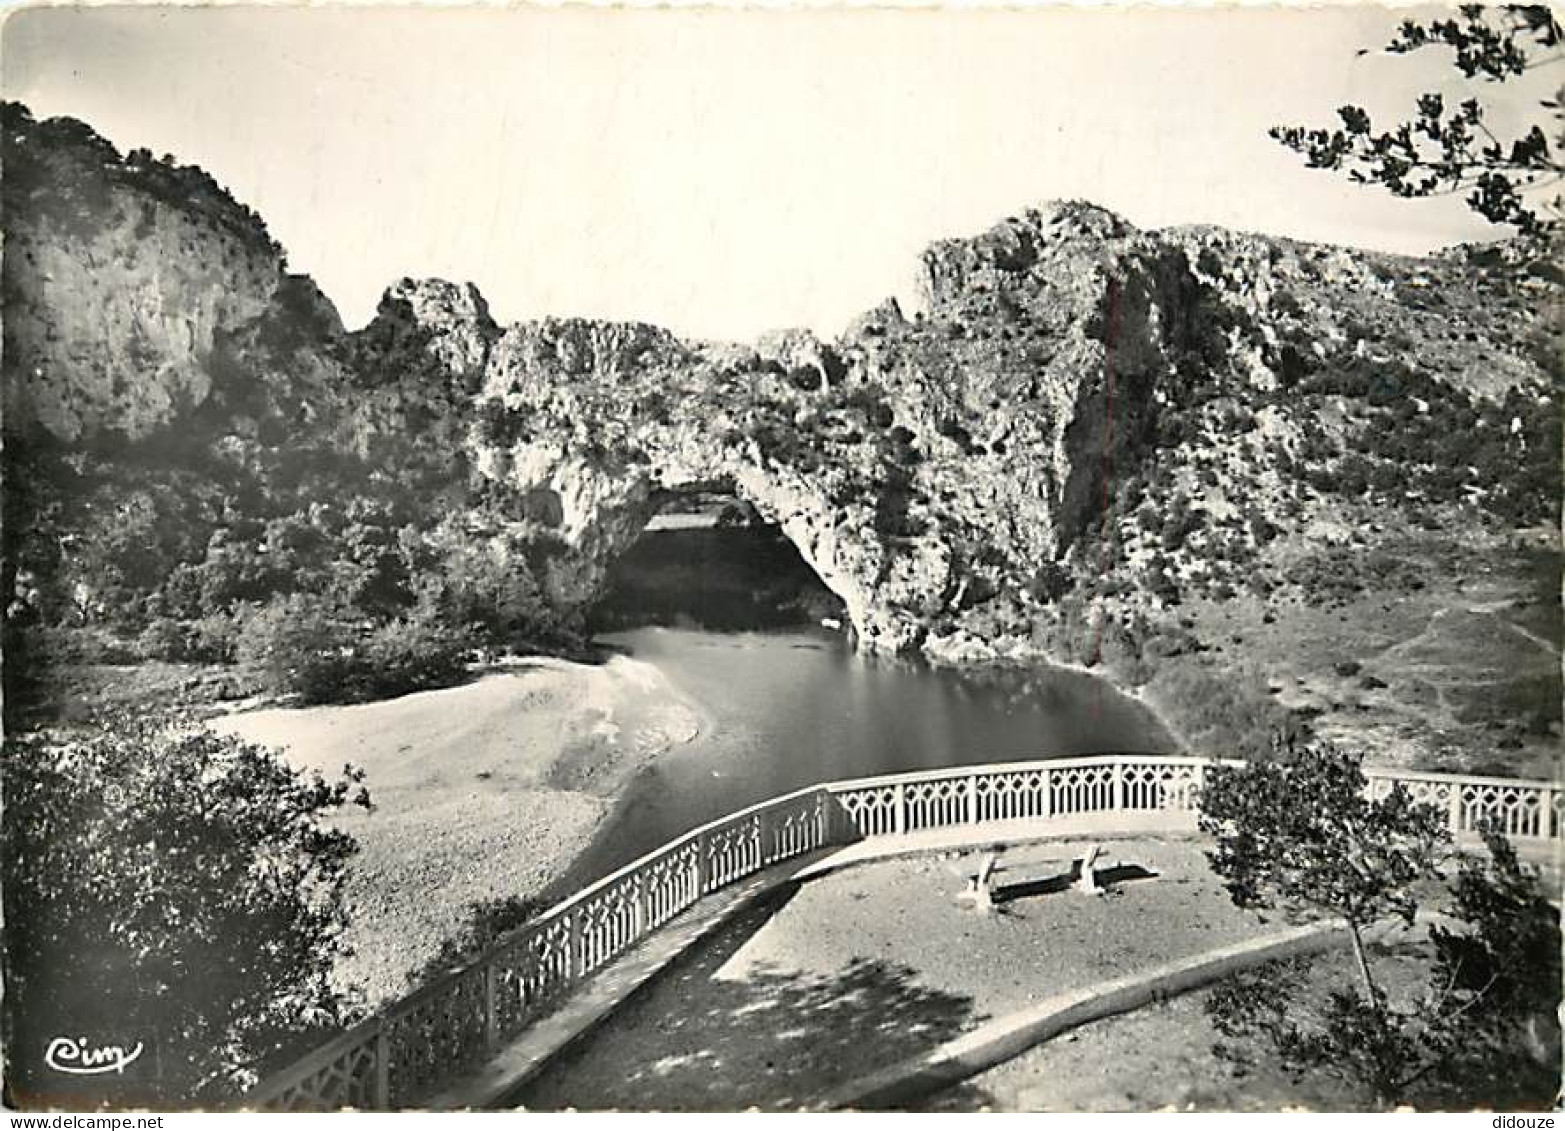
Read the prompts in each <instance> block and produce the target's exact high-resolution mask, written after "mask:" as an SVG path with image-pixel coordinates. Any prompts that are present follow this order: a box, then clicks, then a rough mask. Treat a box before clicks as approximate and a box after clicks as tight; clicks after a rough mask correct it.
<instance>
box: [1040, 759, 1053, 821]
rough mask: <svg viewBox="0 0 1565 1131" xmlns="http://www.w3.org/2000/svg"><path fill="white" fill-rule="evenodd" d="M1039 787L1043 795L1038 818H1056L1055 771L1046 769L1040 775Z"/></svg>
mask: <svg viewBox="0 0 1565 1131" xmlns="http://www.w3.org/2000/svg"><path fill="white" fill-rule="evenodd" d="M1038 786H1039V791H1040V792H1041V793H1042V794H1043V797H1042V799H1041V800H1042V802H1043V804H1042V805H1041V806H1040V812H1039V813H1038V816H1040V817H1042V818H1044V819H1045V820H1047V819H1048V818H1050V817H1052V816H1054V771H1053V770H1050V769H1048V768H1047V767H1045V768H1044V769H1043V771H1042V772H1040V773H1039V775H1038Z"/></svg>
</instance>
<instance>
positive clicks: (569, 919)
mask: <svg viewBox="0 0 1565 1131" xmlns="http://www.w3.org/2000/svg"><path fill="white" fill-rule="evenodd" d="M581 918H582V916H581V904H579V903H578V904H577V905H576V906H575V907H573V908H571V909H570V911H568V912H567V913H566V920H565V940H566V942H565V959H566V961H565V966H566V972H565V976H566V977H567V978H569V979H571V980H572V981H577V980H580V979H582V978H585V977H586V976H587V956H586V954H585V953H584V950H585V948H584V945H583V944H584V941H585V940H584V939H583V938H582V933H581Z"/></svg>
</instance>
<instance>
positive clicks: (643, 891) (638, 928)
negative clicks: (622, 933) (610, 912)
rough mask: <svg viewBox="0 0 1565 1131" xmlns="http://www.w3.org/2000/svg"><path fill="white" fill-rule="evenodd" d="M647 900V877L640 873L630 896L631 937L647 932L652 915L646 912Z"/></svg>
mask: <svg viewBox="0 0 1565 1131" xmlns="http://www.w3.org/2000/svg"><path fill="white" fill-rule="evenodd" d="M649 902H650V901H649V900H648V898H647V877H646V875H645V874H642V875H640V876H637V877H636V887H635V894H634V895H633V896H632V898H631V904H630V929H631V937H632V938H633V939H639V938H641V936H642V935H644V934H646V933H647V924H648V923H650V922H651V921H652V916H651V915H650V914H648V908H647V904H648V903H649Z"/></svg>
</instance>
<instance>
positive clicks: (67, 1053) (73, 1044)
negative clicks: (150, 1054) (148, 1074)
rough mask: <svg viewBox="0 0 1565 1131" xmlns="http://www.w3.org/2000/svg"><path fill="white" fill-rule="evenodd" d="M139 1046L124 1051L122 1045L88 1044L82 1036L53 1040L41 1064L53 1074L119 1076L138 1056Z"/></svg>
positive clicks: (139, 1052)
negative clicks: (53, 1072) (110, 1073)
mask: <svg viewBox="0 0 1565 1131" xmlns="http://www.w3.org/2000/svg"><path fill="white" fill-rule="evenodd" d="M141 1049H142V1045H141V1042H140V1041H137V1042H136V1047H135V1048H133V1049H130V1050H129V1051H127V1050H126V1049H125V1047H124V1046H123V1045H98V1046H94V1045H92V1044H90V1043H89V1042H88V1040H87V1038H86V1037H77V1038H76V1039H75V1040H72V1039H71V1038H70V1037H56V1038H54V1040H52V1041H50V1042H49V1047H48V1048H47V1049H46V1050H45V1051H44V1054H43V1062H44V1063H45V1064H47V1065H48V1066H49V1067H50V1068H52V1069H54V1070H55V1071H56V1072H65V1073H68V1074H70V1075H72V1076H103V1075H105V1074H107V1073H109V1072H114V1073H121V1074H123V1073H124V1071H125V1069H126V1068H127V1067H129V1066H130V1065H132V1064H134V1063H135V1062H136V1058H137V1057H139V1056H141Z"/></svg>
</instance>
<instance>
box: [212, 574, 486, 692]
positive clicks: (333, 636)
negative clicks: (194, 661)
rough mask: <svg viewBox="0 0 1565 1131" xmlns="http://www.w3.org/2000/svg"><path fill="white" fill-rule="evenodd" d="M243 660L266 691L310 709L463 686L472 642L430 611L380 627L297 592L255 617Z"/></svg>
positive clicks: (241, 644) (245, 636) (247, 629)
mask: <svg viewBox="0 0 1565 1131" xmlns="http://www.w3.org/2000/svg"><path fill="white" fill-rule="evenodd" d="M235 651H236V656H237V659H238V661H239V663H240V665H241V666H243V667H244V668H245V669H246V670H247V671H248V672H249V673H250V674H251V675H252V676H254V677H255V678H256V679H257V680H258V681H259V682H260V683H261V685H262V686H263V687H264V688H265V689H267V690H269V691H271V692H273V693H275V694H291V695H297V696H298V697H299V698H300V699H301V700H302V701H303V702H305V703H352V702H359V701H363V700H367V699H374V698H377V697H381V696H389V695H402V694H406V693H407V692H409V691H417V690H421V689H423V688H429V687H444V686H449V685H450V684H452V683H455V682H457V681H458V680H460V679H461V678H462V675H463V673H464V672H465V670H466V669H465V661H466V658H467V654H468V646H467V644H466V642H465V641H464V640H463V639H462V637H461V636H459V635H458V634H457V633H456V632H454V631H452V630H451V629H450V628H449V627H448V626H446V625H445V624H444V623H443V622H442V621H441V620H440V618H439V617H438V615H437V614H436V613H435V612H434V611H433V610H432V609H429V608H427V607H420V608H418V609H415V610H412V611H411V612H410V613H409V614H408V615H406V616H403V617H399V618H397V619H395V620H391V621H386V622H383V623H380V624H366V623H364V622H356V621H354V620H351V619H349V617H348V616H347V615H346V614H345V613H344V611H343V610H342V609H341V608H340V607H339V606H336V605H334V604H333V603H332V602H330V601H328V600H326V599H324V598H321V597H317V596H314V595H312V594H304V593H293V594H289V595H288V596H286V597H280V598H277V599H275V600H273V601H271V602H269V603H268V604H266V605H264V606H262V607H260V608H259V609H257V610H256V611H255V612H253V613H252V614H251V615H250V616H249V617H248V618H247V619H246V621H245V624H244V627H243V629H242V630H241V631H240V633H239V640H238V644H237V646H236V649H235Z"/></svg>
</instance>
